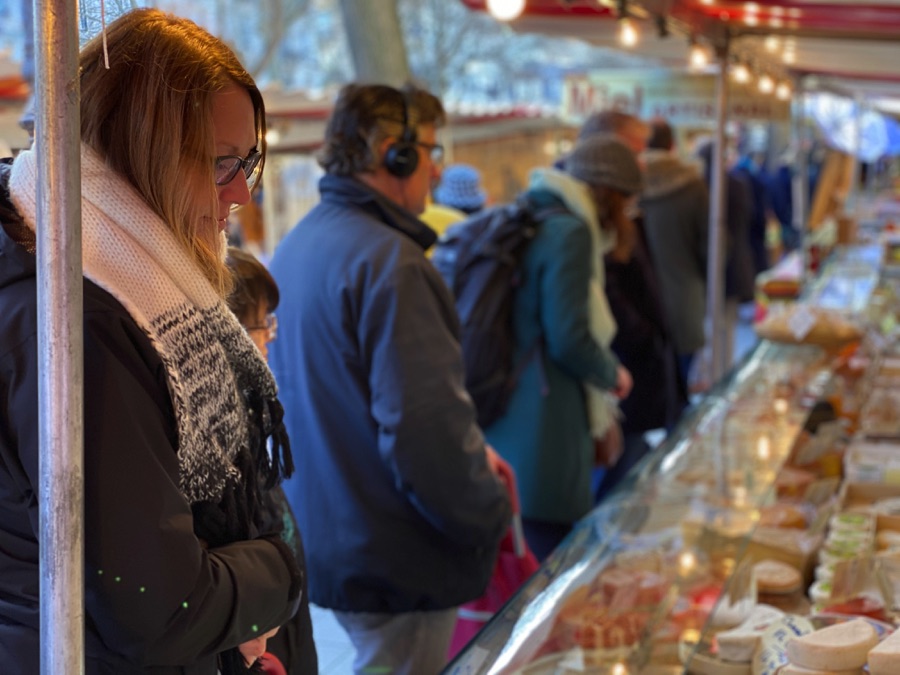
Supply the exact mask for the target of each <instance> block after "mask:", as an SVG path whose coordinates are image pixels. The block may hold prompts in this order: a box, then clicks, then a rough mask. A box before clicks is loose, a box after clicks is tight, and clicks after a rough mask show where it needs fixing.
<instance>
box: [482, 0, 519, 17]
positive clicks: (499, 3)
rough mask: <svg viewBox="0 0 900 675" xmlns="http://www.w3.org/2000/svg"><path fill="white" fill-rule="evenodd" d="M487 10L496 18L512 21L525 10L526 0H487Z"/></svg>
mask: <svg viewBox="0 0 900 675" xmlns="http://www.w3.org/2000/svg"><path fill="white" fill-rule="evenodd" d="M487 10H488V11H489V12H490V13H491V16H493V17H494V18H495V19H498V20H500V21H512V20H513V19H515V18H518V16H519V15H520V14H521V13H522V12H523V11H525V0H487Z"/></svg>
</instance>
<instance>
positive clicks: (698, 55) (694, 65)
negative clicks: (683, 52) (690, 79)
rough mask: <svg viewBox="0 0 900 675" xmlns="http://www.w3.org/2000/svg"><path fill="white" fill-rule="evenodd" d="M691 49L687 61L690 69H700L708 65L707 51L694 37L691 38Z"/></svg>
mask: <svg viewBox="0 0 900 675" xmlns="http://www.w3.org/2000/svg"><path fill="white" fill-rule="evenodd" d="M690 44H691V51H690V54H689V55H688V61H689V63H690V65H691V69H692V70H702V69H703V68H706V66H708V65H709V53H708V52H707V51H706V49H704V48H703V46H702V45H700V44H699V43H698V42H697V40H696V38H693V37H692V38H691V43H690Z"/></svg>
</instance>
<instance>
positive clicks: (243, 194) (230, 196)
mask: <svg viewBox="0 0 900 675" xmlns="http://www.w3.org/2000/svg"><path fill="white" fill-rule="evenodd" d="M219 199H220V200H222V201H223V202H229V203H230V204H237V205H238V206H243V205H244V204H247V203H249V202H250V188H249V187H248V186H247V177H246V176H245V175H244V172H243V171H238V172H237V173H236V174H235V175H234V178H232V179H231V181H230V182H228V183H226V184H225V185H222V186H220V187H219Z"/></svg>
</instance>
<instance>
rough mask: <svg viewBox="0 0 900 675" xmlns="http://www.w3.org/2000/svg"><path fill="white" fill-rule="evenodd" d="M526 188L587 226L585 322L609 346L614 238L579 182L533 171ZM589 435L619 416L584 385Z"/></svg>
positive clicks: (603, 394)
mask: <svg viewBox="0 0 900 675" xmlns="http://www.w3.org/2000/svg"><path fill="white" fill-rule="evenodd" d="M529 181H530V183H529V187H531V188H542V189H545V190H549V191H550V192H552V193H553V194H555V195H556V196H558V197H559V198H560V199H562V200H563V202H564V203H565V205H566V208H568V209H569V210H570V211H571V212H572V213H574V214H575V215H576V216H578V217H579V218H581V219H582V220H583V221H584V222H585V223H587V225H588V230H589V231H590V233H591V247H592V251H591V280H590V288H589V290H588V293H589V296H588V321H589V322H590V330H591V335H592V336H593V338H594V340H596V341H597V342H599V343H600V344H602V345H604V346H605V347H609V345H610V343H611V342H612V339H613V338H614V337H615V335H616V330H617V328H618V326H617V325H616V319H615V317H613V314H612V311H611V310H610V308H609V302H608V301H607V300H606V291H605V287H606V273H605V271H604V269H603V256H604V255H605V254H606V253H607V252H608V251H610V250H612V247H613V246H614V245H615V241H614V240H613V237H612V236H611V235H610V234H608V233H607V232H605V231H604V230H603V229H602V228H601V227H600V221H599V219H598V217H597V209H596V208H594V201H593V199H592V198H591V195H590V192H589V191H588V189H587V186H586V185H585V184H584V183H582V182H581V181H578V180H575V179H574V178H572V177H571V176H569V175H568V174H566V173H563V172H561V171H557V170H555V169H535V170H534V171H532V172H531V176H530V178H529ZM584 393H585V398H586V400H587V408H588V419H589V421H590V425H591V436H593V437H594V438H603V435H604V434H605V433H606V431H607V430H608V429H609V426H610V424H612V421H613V419H614V418H615V417H616V416H617V415H618V414H619V412H618V402H617V401H616V398H615V397H614V396H613V395H612V394H611V393H610V392H608V391H606V390H604V389H599V388H598V387H595V386H593V385H592V384H588V383H585V384H584Z"/></svg>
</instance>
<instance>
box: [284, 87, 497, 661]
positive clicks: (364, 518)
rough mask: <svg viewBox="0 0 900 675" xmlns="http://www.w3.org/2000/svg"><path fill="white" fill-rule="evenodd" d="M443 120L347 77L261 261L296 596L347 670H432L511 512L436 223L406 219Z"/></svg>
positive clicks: (422, 199)
mask: <svg viewBox="0 0 900 675" xmlns="http://www.w3.org/2000/svg"><path fill="white" fill-rule="evenodd" d="M443 122H444V111H443V108H442V106H441V103H440V101H439V100H438V99H437V98H435V97H434V96H432V95H431V94H429V93H428V92H426V91H424V90H421V89H416V88H414V87H405V88H404V89H402V90H398V89H394V88H392V87H388V86H384V85H358V84H352V85H348V86H346V87H344V88H343V89H342V90H341V92H340V94H339V96H338V99H337V102H336V103H335V107H334V110H333V112H332V115H331V118H330V120H329V122H328V125H327V128H326V132H325V142H324V147H323V149H322V151H321V154H320V156H319V163H320V164H321V165H322V167H323V168H324V169H325V172H326V173H325V176H324V177H323V178H322V179H321V182H320V183H319V191H320V194H321V202H320V203H319V204H318V205H317V206H316V207H315V208H313V210H312V211H311V212H310V213H309V214H308V215H307V216H306V217H304V218H303V219H302V220H301V221H300V223H299V224H298V225H297V226H296V227H295V228H294V229H293V230H292V231H291V232H290V233H289V234H288V235H287V236H286V237H285V239H284V240H283V241H282V242H281V244H280V245H279V246H278V248H277V250H276V251H275V255H274V258H273V260H272V265H271V272H272V274H273V276H274V277H275V279H276V281H277V282H278V286H279V288H280V290H281V294H282V295H281V304H280V305H279V307H278V324H279V329H278V339H277V340H275V341H274V342H273V343H271V344H270V346H269V353H270V363H271V366H272V370H273V371H274V372H275V375H276V378H277V381H278V384H279V387H280V399H281V401H282V402H283V403H284V406H285V422H286V423H287V426H288V430H289V432H290V433H291V437H292V438H295V439H297V441H296V445H297V448H298V449H297V452H295V462H296V464H297V468H296V471H295V472H294V476H293V477H292V478H291V479H290V480H289V481H287V482H286V483H285V485H284V489H285V493H286V494H287V496H288V499H289V501H290V502H291V506H292V507H293V510H294V513H295V514H296V516H297V521H298V526H299V528H300V533H301V537H302V539H303V544H304V547H305V548H306V550H307V566H308V567H307V569H308V571H309V591H310V600H311V601H312V602H313V603H315V604H317V605H320V606H322V607H326V608H329V609H332V610H334V612H335V616H336V617H337V619H338V621H339V622H340V623H341V625H342V626H343V627H344V629H345V630H346V631H347V633H348V634H349V636H350V639H351V641H352V642H353V644H354V646H355V647H356V651H357V655H356V660H355V662H354V670H355V671H356V672H357V673H362V672H390V673H410V674H415V675H430V674H431V673H437V672H438V671H439V670H440V669H441V668H442V666H443V665H444V663H445V660H446V654H447V648H448V646H449V643H450V638H451V635H452V632H453V628H454V624H455V621H456V608H457V607H458V606H459V605H461V604H463V603H465V602H467V601H469V600H472V599H474V598H476V597H478V596H480V595H481V593H482V592H483V590H484V588H485V586H486V584H487V582H488V579H489V578H490V575H491V572H492V570H493V565H494V560H495V557H496V553H497V549H498V546H499V542H500V539H501V537H502V536H503V534H504V532H505V531H506V529H507V527H508V526H509V522H510V520H509V519H510V505H509V499H508V497H507V493H506V490H505V489H504V488H503V487H502V485H501V483H500V481H499V480H498V479H497V477H496V475H495V474H496V472H497V471H498V470H500V467H499V466H498V465H499V464H500V463H501V462H502V460H499V458H497V456H496V455H495V454H494V453H493V451H492V450H490V449H488V448H487V447H486V445H485V442H484V438H483V436H482V433H481V430H480V429H479V428H478V426H477V424H476V422H475V410H474V407H473V405H472V402H471V400H470V398H469V396H468V395H467V394H466V391H465V386H464V380H463V364H462V356H461V352H460V347H459V342H458V331H459V326H458V320H457V318H456V311H455V308H454V304H453V299H452V297H451V295H450V292H449V291H448V290H447V288H446V287H445V285H444V282H443V280H442V279H441V277H440V275H439V274H438V273H437V271H436V270H435V269H434V268H433V267H432V265H431V263H430V262H429V261H428V260H427V258H426V257H425V249H427V248H428V247H429V246H431V244H433V243H434V240H435V234H434V232H433V231H432V230H430V229H429V228H428V226H426V225H425V224H424V223H422V222H421V221H420V220H419V219H418V217H417V216H418V215H419V214H420V213H422V211H423V210H424V209H425V203H426V197H427V195H428V192H429V189H430V187H431V184H432V182H433V181H435V180H436V179H437V178H438V177H439V176H440V161H441V153H442V148H441V146H440V145H439V144H438V143H437V140H436V132H437V128H438V127H439V126H440V125H441V124H443Z"/></svg>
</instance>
